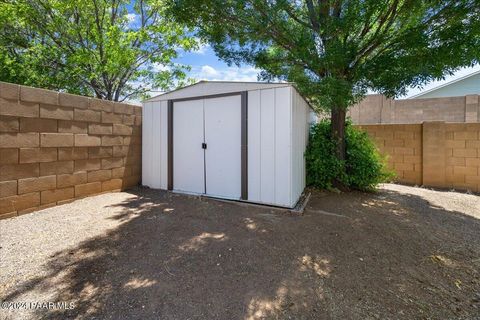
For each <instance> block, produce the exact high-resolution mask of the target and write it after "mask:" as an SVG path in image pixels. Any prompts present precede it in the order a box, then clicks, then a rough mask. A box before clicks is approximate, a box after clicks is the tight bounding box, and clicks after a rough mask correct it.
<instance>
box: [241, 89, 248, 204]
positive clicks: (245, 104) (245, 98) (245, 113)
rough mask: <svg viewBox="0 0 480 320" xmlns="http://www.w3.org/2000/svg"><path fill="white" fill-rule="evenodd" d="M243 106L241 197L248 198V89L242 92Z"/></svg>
mask: <svg viewBox="0 0 480 320" xmlns="http://www.w3.org/2000/svg"><path fill="white" fill-rule="evenodd" d="M241 108H242V111H241V113H242V116H241V118H242V125H241V136H242V143H241V147H242V151H241V157H242V160H241V166H242V169H241V181H242V190H241V196H240V199H242V200H247V199H248V91H244V92H242V93H241Z"/></svg>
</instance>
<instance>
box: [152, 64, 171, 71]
mask: <svg viewBox="0 0 480 320" xmlns="http://www.w3.org/2000/svg"><path fill="white" fill-rule="evenodd" d="M152 68H153V71H155V72H161V71H170V70H171V69H172V68H170V67H169V66H166V65H163V64H160V63H153V64H152Z"/></svg>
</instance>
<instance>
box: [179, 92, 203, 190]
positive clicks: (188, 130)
mask: <svg viewBox="0 0 480 320" xmlns="http://www.w3.org/2000/svg"><path fill="white" fill-rule="evenodd" d="M203 103H204V100H189V101H179V102H175V103H174V107H173V189H174V190H178V191H184V192H192V193H205V166H204V164H205V153H204V149H202V143H203V142H204V140H203V139H204V131H203V130H204V125H203Z"/></svg>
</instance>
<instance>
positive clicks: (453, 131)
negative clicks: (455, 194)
mask: <svg viewBox="0 0 480 320" xmlns="http://www.w3.org/2000/svg"><path fill="white" fill-rule="evenodd" d="M358 127H359V128H361V129H362V130H365V131H366V132H367V133H368V134H369V136H370V137H372V138H373V139H374V141H375V143H376V144H377V146H378V148H379V150H380V152H382V153H383V154H385V155H387V158H388V164H389V167H390V168H391V169H393V170H394V171H395V172H396V173H397V176H398V181H399V182H404V183H409V184H415V185H425V186H431V187H439V188H448V189H450V188H454V189H457V190H470V191H474V192H480V123H445V122H442V121H432V122H424V123H423V124H381V125H361V126H358Z"/></svg>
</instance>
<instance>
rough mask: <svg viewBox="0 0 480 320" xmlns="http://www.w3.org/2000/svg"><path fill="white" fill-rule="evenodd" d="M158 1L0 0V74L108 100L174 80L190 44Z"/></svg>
mask: <svg viewBox="0 0 480 320" xmlns="http://www.w3.org/2000/svg"><path fill="white" fill-rule="evenodd" d="M164 2H165V1H163V0H138V1H132V0H84V1H76V0H35V1H31V0H6V1H2V2H1V3H0V25H1V28H0V80H3V81H9V82H15V83H20V84H26V85H32V86H38V87H43V88H48V89H57V90H64V91H67V92H70V93H77V94H83V95H89V96H95V97H97V98H100V99H107V100H115V101H119V100H124V99H131V98H135V97H139V96H141V95H142V94H144V93H145V92H147V91H148V90H149V89H150V88H151V87H156V88H162V89H167V88H169V87H171V86H173V85H178V84H179V81H180V82H181V81H183V80H184V79H185V73H184V66H181V65H178V64H176V63H174V62H173V60H174V59H175V58H176V57H177V54H178V50H189V49H191V48H192V47H194V46H195V45H196V43H195V41H194V38H193V37H192V36H191V33H189V32H188V30H187V29H186V28H185V26H184V25H181V24H179V23H178V22H175V21H172V20H171V19H169V18H168V16H166V15H165V12H164V9H165V3H164Z"/></svg>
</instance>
